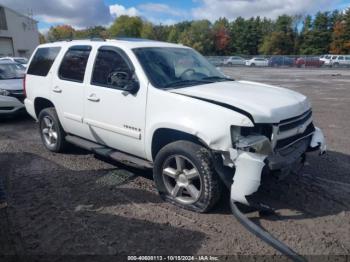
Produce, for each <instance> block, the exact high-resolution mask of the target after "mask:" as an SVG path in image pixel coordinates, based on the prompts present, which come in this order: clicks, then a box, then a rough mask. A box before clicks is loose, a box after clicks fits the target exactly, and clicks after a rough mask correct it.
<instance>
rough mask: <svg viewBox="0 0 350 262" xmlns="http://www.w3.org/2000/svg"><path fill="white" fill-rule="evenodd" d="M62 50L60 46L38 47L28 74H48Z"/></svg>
mask: <svg viewBox="0 0 350 262" xmlns="http://www.w3.org/2000/svg"><path fill="white" fill-rule="evenodd" d="M60 50H61V48H60V47H44V48H38V49H37V50H36V53H35V55H34V57H33V59H32V61H31V63H30V65H29V68H28V72H27V74H29V75H37V76H47V74H48V73H49V71H50V69H51V66H52V64H53V62H54V61H55V59H56V56H57V55H58V53H59V52H60Z"/></svg>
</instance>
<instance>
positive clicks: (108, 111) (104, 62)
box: [84, 46, 147, 157]
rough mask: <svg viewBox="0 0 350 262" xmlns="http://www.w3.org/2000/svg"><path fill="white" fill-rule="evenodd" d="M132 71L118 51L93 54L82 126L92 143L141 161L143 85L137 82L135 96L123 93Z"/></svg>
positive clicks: (104, 48)
mask: <svg viewBox="0 0 350 262" xmlns="http://www.w3.org/2000/svg"><path fill="white" fill-rule="evenodd" d="M134 71H135V70H134V66H133V65H132V62H131V61H130V59H129V57H128V56H127V54H126V53H125V52H124V51H123V50H121V49H120V48H117V47H113V46H102V47H100V48H99V49H98V50H97V54H96V58H95V62H94V65H93V68H92V74H91V80H90V83H89V84H87V85H86V87H85V102H84V104H85V116H84V123H85V124H86V125H87V126H88V127H89V130H90V132H91V136H92V137H93V140H94V141H96V142H98V143H100V144H104V145H107V146H109V147H112V148H115V149H118V150H120V151H123V152H127V153H131V154H133V155H136V156H139V157H145V152H144V128H145V116H146V113H145V109H146V96H147V83H141V82H140V89H139V90H138V92H137V93H136V94H131V93H128V92H126V91H125V90H123V88H124V87H125V86H126V84H127V83H128V81H130V79H131V78H137V76H136V74H135V73H134Z"/></svg>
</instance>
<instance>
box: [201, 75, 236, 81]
mask: <svg viewBox="0 0 350 262" xmlns="http://www.w3.org/2000/svg"><path fill="white" fill-rule="evenodd" d="M202 79H204V80H221V81H235V80H234V79H233V78H230V77H222V76H207V77H203V78H202Z"/></svg>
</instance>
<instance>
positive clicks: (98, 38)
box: [50, 37, 106, 43]
mask: <svg viewBox="0 0 350 262" xmlns="http://www.w3.org/2000/svg"><path fill="white" fill-rule="evenodd" d="M80 40H87V41H89V40H90V41H106V40H105V39H104V38H101V37H90V38H75V39H74V38H61V39H57V40H56V41H50V42H51V43H53V42H71V41H80Z"/></svg>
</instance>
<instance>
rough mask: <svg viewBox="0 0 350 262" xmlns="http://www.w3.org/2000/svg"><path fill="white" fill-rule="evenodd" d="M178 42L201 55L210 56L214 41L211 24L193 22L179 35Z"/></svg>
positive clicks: (206, 21) (205, 21)
mask: <svg viewBox="0 0 350 262" xmlns="http://www.w3.org/2000/svg"><path fill="white" fill-rule="evenodd" d="M179 41H180V42H181V43H182V44H184V45H187V46H190V47H193V48H194V49H196V50H197V51H198V52H200V53H202V54H205V55H210V54H212V53H213V46H214V41H213V34H212V29H211V23H210V22H209V21H208V20H198V21H193V22H192V23H191V26H190V27H189V28H188V29H186V30H185V31H184V32H182V33H181V35H180V38H179Z"/></svg>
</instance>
